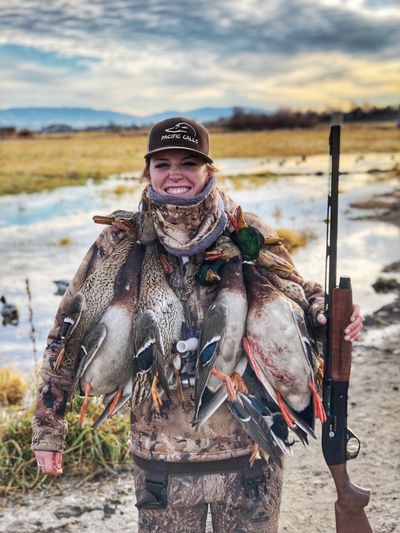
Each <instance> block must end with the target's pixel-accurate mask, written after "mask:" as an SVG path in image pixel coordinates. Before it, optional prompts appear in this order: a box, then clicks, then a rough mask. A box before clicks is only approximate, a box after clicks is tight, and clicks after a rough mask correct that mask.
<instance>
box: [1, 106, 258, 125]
mask: <svg viewBox="0 0 400 533" xmlns="http://www.w3.org/2000/svg"><path fill="white" fill-rule="evenodd" d="M243 109H244V111H246V112H249V111H257V112H265V113H268V111H264V110H262V109H253V108H247V107H244V108H243ZM232 113H233V107H202V108H200V109H193V110H190V111H184V112H182V111H164V112H162V113H155V114H153V115H148V116H144V117H143V116H142V117H140V116H136V115H129V114H126V113H117V112H115V111H108V110H97V109H90V108H86V107H14V108H10V109H0V127H10V126H12V127H14V128H17V129H21V128H28V129H30V130H34V131H40V130H42V129H44V128H49V127H51V126H54V125H59V124H62V125H64V126H66V127H70V128H74V129H85V128H88V127H102V126H110V125H115V126H126V127H129V126H147V125H150V124H154V122H157V121H159V120H163V119H164V118H167V117H171V116H186V117H188V118H193V119H194V120H198V121H200V122H213V121H215V120H218V119H219V118H228V117H230V116H231V115H232Z"/></svg>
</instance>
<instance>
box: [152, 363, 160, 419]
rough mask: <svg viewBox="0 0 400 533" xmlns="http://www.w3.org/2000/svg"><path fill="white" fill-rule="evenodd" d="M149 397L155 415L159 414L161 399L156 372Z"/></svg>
mask: <svg viewBox="0 0 400 533" xmlns="http://www.w3.org/2000/svg"><path fill="white" fill-rule="evenodd" d="M151 396H152V398H153V402H154V408H155V410H156V412H157V414H160V413H161V407H162V399H161V394H160V391H159V390H158V372H156V373H155V376H154V378H153V383H152V384H151Z"/></svg>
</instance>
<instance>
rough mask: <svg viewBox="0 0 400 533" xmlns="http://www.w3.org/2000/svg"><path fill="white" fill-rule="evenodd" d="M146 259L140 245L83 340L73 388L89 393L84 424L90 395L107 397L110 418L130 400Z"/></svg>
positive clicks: (82, 410)
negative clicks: (135, 326) (136, 322)
mask: <svg viewBox="0 0 400 533" xmlns="http://www.w3.org/2000/svg"><path fill="white" fill-rule="evenodd" d="M143 257H144V249H143V246H142V245H141V244H140V243H136V244H135V245H134V246H133V247H132V249H131V251H130V253H129V255H128V257H127V260H126V262H125V264H124V265H123V266H122V268H121V269H120V271H119V273H118V275H117V277H116V280H115V287H114V297H113V299H112V301H111V303H110V305H109V306H108V307H107V309H106V310H105V312H104V313H103V314H102V315H101V317H100V318H99V319H98V320H97V321H96V322H95V323H94V324H93V326H92V327H90V328H89V329H88V331H87V332H86V334H85V336H84V338H83V342H82V345H81V349H80V363H79V367H78V371H77V373H76V377H75V382H74V386H73V388H74V389H78V388H80V390H82V391H84V394H85V399H84V402H83V404H82V408H81V412H80V423H81V425H82V424H83V420H84V416H85V412H86V409H87V405H88V399H89V396H106V411H107V412H108V416H112V415H113V414H114V413H115V412H116V410H117V408H118V409H119V408H120V407H122V405H123V404H124V403H125V402H126V401H127V400H128V399H129V398H130V392H131V391H130V388H129V382H130V381H131V378H132V372H133V352H134V348H133V331H132V328H133V319H134V314H135V310H136V306H137V301H138V296H139V285H140V274H141V267H142V261H143ZM103 415H104V414H103ZM103 415H102V416H101V418H102V420H103V419H104V416H103ZM106 418H107V417H106ZM97 425H99V422H98V423H97V424H96V427H97Z"/></svg>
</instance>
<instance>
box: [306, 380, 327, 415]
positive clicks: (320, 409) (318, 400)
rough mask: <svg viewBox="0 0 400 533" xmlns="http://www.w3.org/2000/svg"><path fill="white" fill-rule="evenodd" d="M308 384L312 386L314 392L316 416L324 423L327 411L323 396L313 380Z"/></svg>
mask: <svg viewBox="0 0 400 533" xmlns="http://www.w3.org/2000/svg"><path fill="white" fill-rule="evenodd" d="M308 386H309V387H310V389H311V392H312V397H313V403H314V412H315V416H316V417H317V418H319V419H320V420H321V422H322V423H324V422H326V413H325V409H324V406H323V405H322V402H321V398H320V397H319V394H318V392H317V390H316V388H315V386H314V383H313V382H312V381H309V382H308Z"/></svg>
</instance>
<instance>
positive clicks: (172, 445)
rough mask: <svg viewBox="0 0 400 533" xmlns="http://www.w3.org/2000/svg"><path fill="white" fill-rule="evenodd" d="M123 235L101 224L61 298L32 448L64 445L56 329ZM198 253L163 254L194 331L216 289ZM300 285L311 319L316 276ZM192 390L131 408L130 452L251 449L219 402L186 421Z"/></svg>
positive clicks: (320, 297)
mask: <svg viewBox="0 0 400 533" xmlns="http://www.w3.org/2000/svg"><path fill="white" fill-rule="evenodd" d="M221 195H222V198H223V201H224V205H225V209H226V210H227V211H230V212H231V211H233V209H234V208H235V207H236V205H237V204H236V203H235V202H233V201H232V200H231V199H230V198H229V197H228V196H226V195H224V194H223V193H221ZM244 216H245V219H246V221H247V223H248V224H250V225H253V226H255V227H256V228H257V229H259V230H260V231H261V233H263V235H264V236H266V237H273V236H276V233H275V232H274V231H273V230H272V229H271V228H270V227H269V226H268V225H267V224H265V223H264V222H263V221H262V220H261V219H260V218H259V217H258V216H257V215H255V214H254V213H245V214H244ZM125 237H126V233H125V232H124V231H123V230H119V229H116V228H114V227H113V226H108V227H106V228H105V229H104V230H103V231H102V232H101V234H100V235H99V237H98V238H97V239H96V241H95V243H94V244H93V245H92V246H91V248H90V249H89V251H88V252H87V254H86V255H85V257H84V259H83V261H82V263H81V265H80V267H79V268H78V271H77V273H76V274H75V276H74V278H73V280H72V281H71V283H70V285H69V287H68V290H67V292H66V293H65V295H64V296H63V298H62V301H61V304H60V306H59V309H58V311H57V314H56V317H55V322H54V326H53V328H52V330H51V331H50V333H49V336H48V340H47V347H46V349H45V351H44V355H43V364H42V369H41V384H40V386H39V389H38V392H37V397H36V409H35V414H34V416H33V419H32V428H33V438H32V449H33V450H54V451H60V450H62V449H63V447H64V438H65V432H66V429H67V423H66V421H65V420H64V416H65V412H66V409H67V401H68V397H69V394H70V390H71V385H72V382H73V379H74V372H73V369H70V368H67V367H65V365H62V366H61V368H60V370H59V371H58V372H55V370H54V364H55V361H56V359H57V355H58V353H59V351H60V349H61V343H60V336H59V334H60V328H61V325H62V322H63V318H64V315H65V310H66V308H67V307H68V304H69V302H70V301H71V299H72V298H73V296H74V295H75V294H76V293H77V292H78V291H79V289H80V288H81V287H82V285H83V283H84V281H85V280H86V278H87V277H88V276H89V275H90V274H92V273H93V272H94V271H95V270H96V268H97V266H98V265H99V264H100V263H101V262H102V261H104V260H105V259H106V258H107V257H109V256H110V255H111V254H112V252H113V251H114V250H115V248H116V246H117V245H118V244H119V243H120V242H121V241H122V240H123V239H124V238H125ZM268 249H269V251H270V252H273V253H275V254H277V255H278V256H280V257H282V258H284V259H286V260H287V261H289V262H290V263H292V264H293V262H292V259H291V257H290V255H289V254H288V252H287V250H286V249H285V248H284V246H283V245H282V244H275V245H270V246H268ZM203 256H204V254H203V255H202V254H198V255H195V256H192V257H190V258H189V262H187V263H186V264H185V265H184V266H183V262H182V259H181V258H178V257H175V256H169V257H168V260H169V263H170V265H171V267H172V274H171V277H170V283H171V287H172V288H173V290H174V291H175V292H176V293H177V295H178V297H180V298H182V299H185V300H186V302H187V308H188V310H189V313H188V314H189V316H188V317H187V318H188V320H189V321H190V323H191V324H190V327H191V329H192V330H193V331H199V329H200V328H201V325H202V321H203V319H204V314H205V312H206V311H207V309H208V307H209V306H210V305H211V303H212V301H213V300H214V298H215V296H216V293H217V291H216V290H215V289H213V288H211V289H210V287H204V286H202V285H200V284H199V283H198V282H197V281H196V280H195V278H194V274H195V272H196V271H197V268H198V266H199V264H200V263H201V261H202V258H203ZM190 285H192V286H191V290H190V291H188V292H189V293H188V294H187V293H186V292H185V288H187V287H188V286H190ZM304 289H305V293H306V297H307V299H308V300H309V302H310V309H309V315H310V319H311V321H312V322H313V323H314V324H315V319H316V315H317V313H318V312H319V311H320V310H321V309H322V308H323V302H324V294H323V289H322V287H321V286H320V285H319V284H317V283H315V282H306V283H305V285H304ZM192 393H193V389H192V388H190V387H189V388H186V389H185V390H184V402H182V401H181V400H180V399H179V398H178V395H177V391H174V390H173V391H172V400H173V404H172V405H165V406H164V407H165V408H163V412H162V415H161V416H159V415H156V414H153V415H152V416H151V417H149V416H148V412H147V410H148V406H147V403H146V402H145V403H144V404H143V405H142V406H141V407H140V408H139V409H138V410H136V411H135V412H133V413H132V414H131V430H132V432H131V449H132V452H133V453H134V454H136V455H138V456H139V457H142V458H143V459H158V460H165V461H215V460H219V459H229V458H234V457H240V456H242V455H247V454H249V453H250V450H251V447H252V442H251V440H250V439H249V437H248V436H247V434H246V433H245V432H244V430H243V429H242V428H241V426H240V425H239V424H238V423H237V422H236V421H235V419H234V418H233V416H232V415H231V414H230V412H229V410H228V408H227V407H226V406H224V405H223V406H221V407H220V408H219V409H218V411H217V412H216V413H215V414H214V415H213V416H212V417H210V419H209V420H208V421H207V422H206V423H205V424H204V425H203V426H202V427H201V428H200V429H198V430H195V428H193V427H192V425H191V421H192V419H193V416H194V403H193V400H192Z"/></svg>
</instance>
